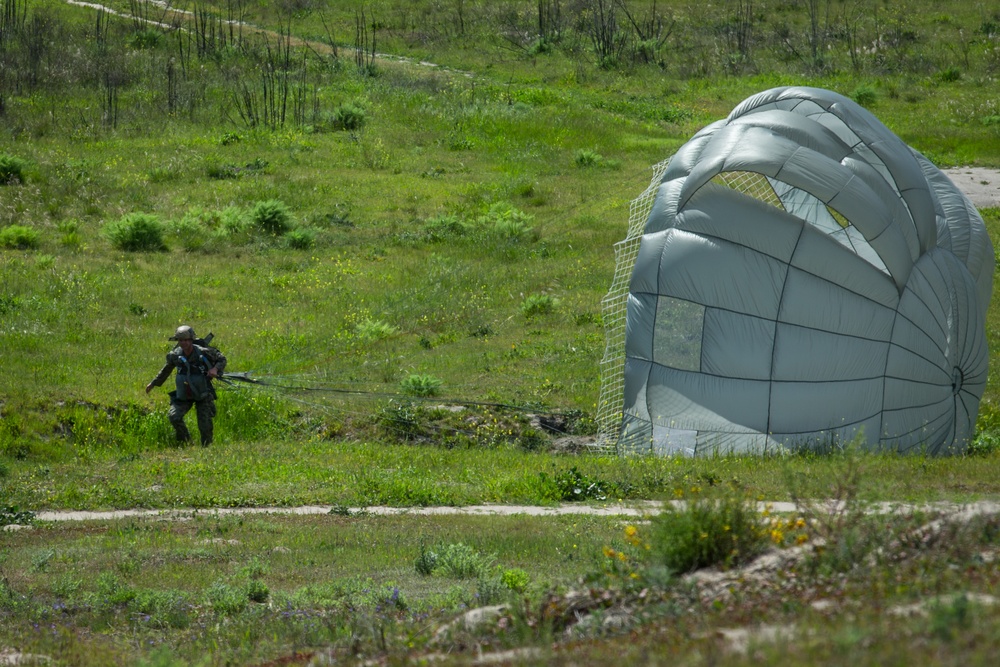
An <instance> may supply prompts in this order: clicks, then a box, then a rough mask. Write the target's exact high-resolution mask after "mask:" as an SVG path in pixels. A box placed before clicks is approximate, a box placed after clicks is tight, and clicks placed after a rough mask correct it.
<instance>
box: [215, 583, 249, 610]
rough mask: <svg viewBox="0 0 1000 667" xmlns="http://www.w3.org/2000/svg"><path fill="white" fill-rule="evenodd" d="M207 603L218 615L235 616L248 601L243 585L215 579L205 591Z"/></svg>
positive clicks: (244, 607)
mask: <svg viewBox="0 0 1000 667" xmlns="http://www.w3.org/2000/svg"><path fill="white" fill-rule="evenodd" d="M205 598H206V600H207V602H208V605H209V606H210V607H211V608H212V610H213V611H214V612H215V613H216V614H218V615H219V616H237V615H239V614H241V613H242V612H243V610H244V609H246V607H247V603H248V602H249V601H250V597H249V595H248V592H247V590H246V588H245V587H244V586H240V585H236V584H231V583H227V582H225V581H216V582H215V583H213V584H212V586H211V587H209V589H208V590H207V591H206V592H205Z"/></svg>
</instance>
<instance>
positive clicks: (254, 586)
mask: <svg viewBox="0 0 1000 667" xmlns="http://www.w3.org/2000/svg"><path fill="white" fill-rule="evenodd" d="M270 595H271V591H270V590H269V589H268V587H267V584H265V583H264V582H263V581H261V580H260V579H251V580H250V582H249V583H248V584H247V599H248V600H250V601H251V602H267V598H268V597H269V596H270Z"/></svg>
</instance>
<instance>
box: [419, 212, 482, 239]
mask: <svg viewBox="0 0 1000 667" xmlns="http://www.w3.org/2000/svg"><path fill="white" fill-rule="evenodd" d="M471 229H472V225H470V224H469V223H467V222H465V221H464V220H462V219H461V218H459V217H458V216H457V215H455V214H449V215H438V216H435V217H433V218H430V219H428V220H427V221H426V222H425V223H424V228H423V233H424V236H425V237H426V239H427V240H428V241H430V242H431V243H443V242H445V241H450V240H453V239H459V238H462V237H465V236H467V235H468V234H469V232H470V231H471Z"/></svg>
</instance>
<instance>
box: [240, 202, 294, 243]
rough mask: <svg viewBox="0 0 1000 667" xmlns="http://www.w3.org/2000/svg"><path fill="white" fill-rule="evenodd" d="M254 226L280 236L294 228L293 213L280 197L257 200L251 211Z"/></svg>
mask: <svg viewBox="0 0 1000 667" xmlns="http://www.w3.org/2000/svg"><path fill="white" fill-rule="evenodd" d="M250 219H251V220H252V221H253V225H254V227H256V228H257V229H259V230H261V231H262V232H265V233H267V234H273V235H274V236H280V235H282V234H284V233H285V232H287V231H288V230H290V229H291V228H292V214H291V213H290V212H289V210H288V207H287V206H285V203H284V202H282V201H280V200H278V199H268V200H266V201H260V202H257V203H256V204H255V205H254V207H253V209H252V210H251V211H250Z"/></svg>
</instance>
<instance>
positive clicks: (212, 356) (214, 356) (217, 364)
mask: <svg viewBox="0 0 1000 667" xmlns="http://www.w3.org/2000/svg"><path fill="white" fill-rule="evenodd" d="M208 360H209V361H211V362H212V368H210V369H209V371H208V372H209V375H211V376H212V377H218V376H220V375H222V371H224V370H226V355H224V354H222V352H220V351H219V349H218V348H215V347H213V348H209V349H208ZM213 371H214V372H213Z"/></svg>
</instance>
